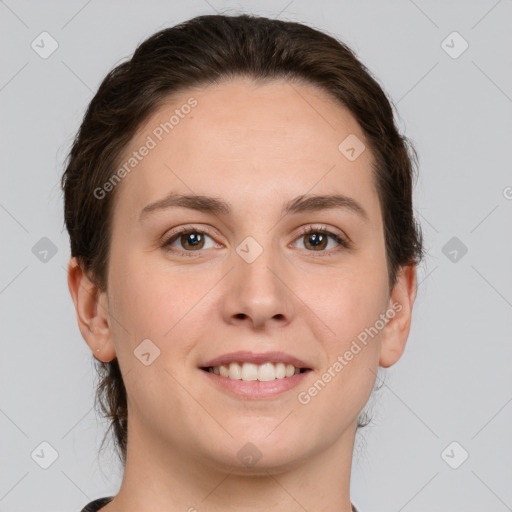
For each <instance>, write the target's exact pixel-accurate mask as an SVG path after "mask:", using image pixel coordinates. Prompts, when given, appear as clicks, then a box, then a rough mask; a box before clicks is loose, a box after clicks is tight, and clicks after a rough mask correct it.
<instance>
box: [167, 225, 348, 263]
mask: <svg viewBox="0 0 512 512" xmlns="http://www.w3.org/2000/svg"><path fill="white" fill-rule="evenodd" d="M190 233H200V234H204V235H208V236H209V237H211V238H214V236H213V234H212V233H210V232H209V231H208V230H203V229H194V228H191V227H182V228H180V229H179V230H178V231H175V232H174V233H172V234H171V235H170V236H169V237H167V238H166V239H165V240H164V241H163V242H162V244H161V247H162V248H163V249H165V250H167V251H169V252H175V253H181V254H182V255H185V256H188V257H195V254H194V253H198V252H201V250H198V251H186V250H181V249H175V248H170V245H171V244H172V243H173V242H174V241H175V240H177V239H178V238H179V237H180V236H182V235H184V234H190ZM312 233H319V234H322V235H327V236H329V237H330V238H332V239H334V240H335V241H336V242H337V243H338V244H339V245H340V246H341V247H338V248H337V249H332V250H330V251H312V250H311V251H310V250H307V249H305V250H306V251H307V252H311V253H315V252H318V254H317V255H318V256H320V257H324V256H333V253H338V252H339V251H341V250H343V249H350V248H351V244H350V243H349V242H348V241H347V240H346V239H344V238H342V237H341V236H340V235H338V234H337V233H333V232H332V231H329V230H328V229H327V227H326V226H322V228H317V227H314V226H305V227H303V228H302V229H301V231H300V234H299V236H298V237H297V239H298V238H302V237H304V236H306V235H310V234H312Z"/></svg>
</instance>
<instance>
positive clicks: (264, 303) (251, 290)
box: [223, 244, 292, 330]
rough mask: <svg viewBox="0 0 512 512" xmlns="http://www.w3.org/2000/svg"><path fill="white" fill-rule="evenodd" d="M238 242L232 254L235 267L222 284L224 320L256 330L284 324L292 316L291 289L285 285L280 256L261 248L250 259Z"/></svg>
mask: <svg viewBox="0 0 512 512" xmlns="http://www.w3.org/2000/svg"><path fill="white" fill-rule="evenodd" d="M241 245H242V246H241V247H239V252H237V254H234V255H233V256H234V257H233V259H234V268H233V270H232V271H231V272H230V273H229V276H227V279H226V283H225V286H226V287H227V289H226V290H225V294H224V297H225V299H224V302H223V314H224V319H225V321H227V322H229V323H232V324H240V323H247V324H248V325H250V327H251V328H252V329H257V330H262V329H265V328H266V327H269V326H270V325H275V326H284V325H286V324H287V323H289V322H290V320H291V317H292V301H291V298H290V295H291V294H292V292H291V291H290V289H289V288H288V287H287V286H286V284H285V283H286V275H285V273H286V272H285V270H284V269H283V266H282V265H280V263H279V262H280V261H281V260H280V259H279V256H278V255H276V254H273V253H272V251H271V250H270V249H264V250H263V251H262V252H261V253H260V254H259V255H258V256H257V257H256V258H255V259H254V260H252V258H246V257H245V254H246V253H244V252H243V249H244V248H246V247H244V245H243V244H241ZM253 249H254V248H250V250H253ZM240 254H242V256H240Z"/></svg>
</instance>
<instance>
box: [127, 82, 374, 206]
mask: <svg viewBox="0 0 512 512" xmlns="http://www.w3.org/2000/svg"><path fill="white" fill-rule="evenodd" d="M346 141H348V142H346ZM340 144H341V146H340ZM347 145H348V146H352V147H353V148H355V151H356V152H357V153H356V156H357V154H358V153H359V152H361V151H362V152H361V153H360V154H359V155H358V156H357V158H355V159H354V158H347V154H345V153H344V151H346V149H347ZM365 145H366V142H365V137H364V133H363V131H362V129H361V128H360V126H359V125H358V123H357V121H356V120H355V118H354V117H353V116H352V114H351V113H350V111H349V110H348V109H346V108H345V107H344V106H343V105H341V104H340V103H339V102H337V101H335V100H334V99H332V98H331V97H330V96H329V95H328V94H327V93H325V92H324V91H321V90H320V89H318V88H316V87H314V86H312V85H309V84H299V83H291V82H287V81H284V80H275V81H272V82H267V83H255V82H253V81H250V80H249V79H245V78H239V79H232V80H229V81H226V82H223V83H220V84H215V85H210V86H208V87H204V88H194V89H189V90H186V91H183V92H181V93H179V94H176V95H174V96H172V97H170V98H169V100H168V101H167V102H166V103H165V104H163V105H162V106H161V107H160V108H159V109H158V110H157V111H155V112H154V113H153V115H152V116H150V118H148V120H147V121H146V122H145V123H144V124H143V126H141V127H140V129H139V130H138V132H137V134H136V135H135V136H134V138H133V139H132V141H131V142H130V144H129V145H128V147H127V148H126V151H125V153H124V155H123V156H122V158H121V163H120V165H123V164H124V163H126V162H127V161H128V159H129V158H132V159H134V158H135V157H134V156H133V152H136V153H138V155H137V162H136V165H134V167H133V168H132V169H131V170H130V172H129V173H127V175H126V178H124V179H123V182H122V183H121V185H122V187H121V188H122V189H123V192H122V193H121V191H120V190H118V191H117V192H118V194H119V193H121V196H122V197H121V199H118V201H119V202H120V203H129V204H130V205H131V206H130V211H135V210H137V211H140V210H141V209H142V208H143V207H144V206H145V205H146V204H147V203H148V202H151V201H155V200H157V199H159V198H160V197H162V196H163V195H165V194H166V193H168V192H172V191H174V192H181V193H195V194H204V195H211V194H212V192H213V193H214V194H215V195H218V196H223V197H225V198H226V199H227V200H228V201H229V202H230V203H232V204H234V205H236V207H237V208H238V209H240V211H241V209H243V208H253V207H255V206H256V207H257V205H260V207H261V205H262V204H268V202H269V200H270V198H276V199H278V200H279V201H278V202H279V204H282V202H283V200H284V199H286V198H288V197H295V196H297V195H301V194H307V193H333V192H342V193H343V194H345V195H349V196H359V198H360V199H362V200H364V201H366V202H375V201H374V200H375V197H376V196H375V190H374V186H373V179H372V173H371V163H372V155H371V153H370V150H369V148H367V147H366V149H364V148H365ZM144 147H147V148H149V149H148V150H144V151H142V150H143V148H144ZM348 149H351V148H348ZM142 152H144V154H145V156H142V157H141V155H140V153H142ZM131 155H132V156H131ZM353 155H354V152H353V151H352V153H348V156H349V157H353ZM365 195H366V196H367V198H366V199H364V197H362V196H365ZM368 206H369V207H370V209H371V205H368Z"/></svg>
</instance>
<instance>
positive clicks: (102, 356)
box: [68, 257, 116, 362]
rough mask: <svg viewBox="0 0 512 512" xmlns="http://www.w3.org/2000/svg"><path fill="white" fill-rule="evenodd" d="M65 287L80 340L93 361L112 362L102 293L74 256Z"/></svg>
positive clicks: (109, 331) (109, 336) (110, 341)
mask: <svg viewBox="0 0 512 512" xmlns="http://www.w3.org/2000/svg"><path fill="white" fill-rule="evenodd" d="M68 287H69V292H70V294H71V298H72V299H73V303H74V305H75V310H76V315H77V321H78V328H79V329H80V332H81V334H82V337H83V338H84V340H85V341H86V342H87V345H89V348H90V349H91V351H92V353H93V355H94V357H95V358H96V359H98V360H99V361H103V362H109V361H112V359H114V358H115V357H116V352H115V347H114V343H113V340H112V333H111V330H110V319H109V314H108V303H107V296H106V292H104V291H101V290H100V289H99V288H98V287H97V286H96V285H95V284H94V283H93V282H92V280H91V279H90V278H89V276H88V275H87V274H86V273H85V272H84V271H83V270H82V268H81V267H80V265H79V263H78V261H77V259H76V258H74V257H73V258H71V259H70V261H69V264H68Z"/></svg>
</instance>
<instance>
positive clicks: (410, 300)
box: [379, 265, 417, 368]
mask: <svg viewBox="0 0 512 512" xmlns="http://www.w3.org/2000/svg"><path fill="white" fill-rule="evenodd" d="M416 289H417V281H416V266H414V265H413V266H406V267H402V268H401V269H400V271H399V272H398V276H397V281H396V283H395V286H394V287H393V290H392V291H391V295H390V299H389V308H390V309H389V311H390V312H391V311H394V314H393V316H391V314H390V315H388V317H389V318H390V319H389V321H388V323H387V325H386V327H385V328H384V331H383V333H382V337H381V352H380V359H379V365H380V366H383V367H384V368H389V367H390V366H392V365H394V364H395V363H396V362H397V361H398V360H399V359H400V357H401V356H402V354H403V352H404V350H405V345H406V343H407V338H408V336H409V331H410V328H411V318H412V307H413V304H414V300H415V299H416Z"/></svg>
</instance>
